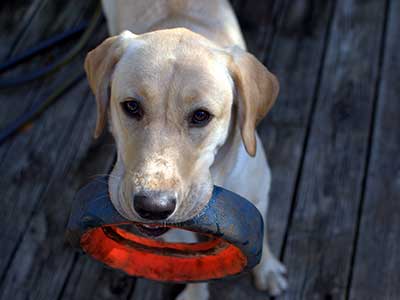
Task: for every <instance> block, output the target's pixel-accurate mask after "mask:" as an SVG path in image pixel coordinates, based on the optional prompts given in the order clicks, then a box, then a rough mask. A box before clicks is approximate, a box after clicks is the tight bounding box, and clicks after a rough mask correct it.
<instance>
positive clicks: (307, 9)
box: [258, 1, 334, 256]
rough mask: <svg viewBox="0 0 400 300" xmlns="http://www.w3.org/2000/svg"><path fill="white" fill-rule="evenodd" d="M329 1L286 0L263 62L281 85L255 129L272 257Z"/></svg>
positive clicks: (308, 111)
mask: <svg viewBox="0 0 400 300" xmlns="http://www.w3.org/2000/svg"><path fill="white" fill-rule="evenodd" d="M333 3H334V1H317V2H316V1H290V2H289V4H287V5H288V7H287V9H286V12H285V14H284V18H283V21H282V23H281V26H280V28H279V29H278V32H277V34H276V37H275V39H274V43H273V47H272V49H271V53H270V54H269V55H268V57H267V61H266V65H267V66H268V67H269V68H270V69H271V71H272V72H273V73H274V74H276V75H277V77H278V78H279V81H280V85H281V89H280V94H279V98H278V101H277V103H276V104H275V106H274V107H273V109H272V111H271V113H270V114H269V115H268V116H267V117H266V118H265V120H264V121H263V122H262V123H261V124H260V126H259V128H258V132H259V134H260V137H261V140H262V141H263V143H264V146H265V148H266V149H265V150H266V152H267V156H268V160H269V164H270V166H271V170H272V186H271V193H270V208H269V212H268V227H269V230H268V233H269V236H270V240H271V246H272V249H273V252H274V253H275V254H276V255H277V256H279V254H280V253H281V250H282V244H283V239H284V235H285V229H286V226H287V220H288V219H289V215H290V207H291V203H292V199H293V196H294V193H295V189H296V181H297V179H298V174H299V169H300V166H301V163H302V159H303V155H304V144H305V139H306V136H307V134H308V126H309V124H310V120H311V118H312V110H313V105H314V102H315V101H314V100H315V92H316V90H317V88H318V84H319V80H320V70H321V68H322V61H323V59H324V55H325V49H326V44H327V41H326V38H327V35H328V33H327V32H328V30H329V26H330V21H331V19H332V14H333V6H334V5H333Z"/></svg>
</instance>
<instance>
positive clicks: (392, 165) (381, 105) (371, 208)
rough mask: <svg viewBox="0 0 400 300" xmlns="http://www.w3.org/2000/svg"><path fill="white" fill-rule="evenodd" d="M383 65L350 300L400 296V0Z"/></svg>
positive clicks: (393, 6) (391, 17)
mask: <svg viewBox="0 0 400 300" xmlns="http://www.w3.org/2000/svg"><path fill="white" fill-rule="evenodd" d="M387 11H388V16H387V20H388V21H387V22H388V27H387V34H386V41H385V49H386V50H385V53H384V62H383V69H382V73H381V74H382V75H381V82H380V87H379V95H378V100H377V112H376V119H375V120H376V121H375V126H374V127H375V130H374V133H373V139H372V149H371V155H370V162H369V168H368V176H367V181H366V188H365V191H364V198H365V202H364V205H363V209H362V211H361V223H360V231H359V232H360V233H359V240H358V243H357V248H356V249H357V251H356V256H355V265H354V267H353V269H354V272H353V280H352V285H351V287H350V288H351V289H350V299H365V300H367V299H398V298H399V296H400V285H399V282H400V269H399V266H400V256H399V253H400V243H399V238H400V218H399V216H400V202H399V199H400V173H399V172H400V160H399V150H400V133H399V128H400V118H399V112H400V102H399V95H400V85H399V78H400V52H399V48H400V32H399V28H400V2H399V1H390V3H389V7H388V9H387Z"/></svg>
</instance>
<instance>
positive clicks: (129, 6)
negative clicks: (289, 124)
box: [102, 0, 287, 300]
mask: <svg viewBox="0 0 400 300" xmlns="http://www.w3.org/2000/svg"><path fill="white" fill-rule="evenodd" d="M102 2H103V9H104V12H105V14H106V17H107V21H108V26H109V31H110V33H111V35H116V34H119V33H121V32H122V31H124V30H130V31H132V32H134V33H136V34H141V33H145V32H148V31H154V30H158V29H163V28H174V27H186V28H188V29H189V30H191V31H194V32H197V33H199V34H201V35H203V36H205V37H206V38H208V39H210V40H212V41H213V42H215V43H217V44H218V45H219V46H221V47H227V46H232V45H237V46H239V47H240V48H242V49H245V43H244V40H243V38H242V35H241V33H240V30H239V27H238V24H237V21H236V18H235V16H234V14H233V11H232V9H231V7H230V5H229V3H228V2H227V1H226V0H214V1H211V0H201V1H200V0H157V1H153V0H150V1H149V0H102ZM210 28H214V29H213V30H210ZM126 34H127V33H125V35H126ZM128 36H129V34H128ZM113 114H114V116H113ZM115 114H116V113H115V111H114V112H113V110H111V115H112V116H111V118H114V119H115V118H118V116H117V115H115ZM112 127H113V131H118V130H123V129H121V128H118V124H114V123H113V125H112ZM116 127H117V128H116ZM234 130H236V134H233V135H232V137H231V138H230V140H225V141H224V142H225V144H224V146H223V147H222V148H221V149H220V150H219V151H218V153H217V154H216V157H215V160H214V163H213V164H212V166H211V176H212V180H213V183H214V184H216V185H219V186H222V187H224V188H226V189H229V190H231V191H233V192H235V193H238V194H240V195H242V196H243V197H245V198H247V199H249V200H251V201H252V202H253V203H254V204H255V205H256V207H257V208H258V209H259V210H260V212H262V213H263V214H264V215H265V216H266V214H267V208H268V193H269V189H270V184H271V175H270V169H269V166H268V164H267V160H266V157H265V153H264V149H263V146H262V143H261V141H260V139H259V137H258V136H256V146H257V152H256V154H255V156H254V157H251V156H249V155H248V153H247V152H248V151H246V148H245V145H244V143H243V142H242V138H241V136H240V134H239V133H238V132H239V129H236V128H234ZM114 135H115V134H114ZM117 145H118V141H117ZM247 150H248V149H247ZM117 165H118V163H117ZM122 168H123V166H120V167H119V168H116V169H118V170H119V172H122V171H121V170H122ZM118 170H117V171H118ZM117 173H118V172H117ZM117 173H114V176H113V178H118V176H120V175H121V174H117ZM111 181H112V179H111ZM113 186H114V187H115V186H116V184H114V185H113V183H112V182H110V189H112V188H113ZM115 205H116V204H115ZM117 209H118V207H117ZM119 211H120V212H121V211H122V213H124V212H126V210H124V209H123V208H120V209H119ZM128 217H129V216H128ZM264 223H266V222H264ZM167 235H168V234H167ZM169 235H170V234H169ZM172 238H173V237H172ZM285 272H286V271H285V267H284V266H283V265H282V264H281V263H280V262H279V261H278V260H277V259H276V258H275V257H274V256H273V255H272V253H271V252H270V248H269V246H268V242H267V237H266V236H265V239H264V247H263V255H262V260H261V263H260V264H259V265H258V266H257V267H256V268H255V269H254V276H255V284H256V286H257V288H259V289H261V290H268V291H269V292H270V294H272V295H277V294H280V293H281V292H282V291H283V290H285V289H286V287H287V283H286V280H285V278H284V273H285ZM207 298H208V289H207V284H205V283H202V284H189V285H187V287H186V288H185V289H184V291H183V292H182V293H181V294H180V295H179V296H178V299H180V300H182V299H187V300H196V299H207Z"/></svg>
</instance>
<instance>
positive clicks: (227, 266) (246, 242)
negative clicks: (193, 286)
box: [66, 178, 264, 282]
mask: <svg viewBox="0 0 400 300" xmlns="http://www.w3.org/2000/svg"><path fill="white" fill-rule="evenodd" d="M131 225H135V226H136V227H139V228H142V229H143V230H144V231H146V230H147V231H148V232H153V233H162V232H163V231H164V230H165V231H166V229H168V228H178V229H181V230H189V231H193V232H196V233H198V234H201V235H204V236H206V237H208V240H206V241H203V242H198V243H169V242H164V241H160V240H156V239H152V238H148V237H144V236H140V235H137V234H134V233H133V232H130V231H127V230H124V228H125V227H126V226H131ZM263 227H264V226H263V219H262V217H261V214H260V213H259V211H258V210H257V208H256V207H255V206H254V205H253V204H252V203H250V202H249V201H247V200H246V199H244V198H242V197H240V196H239V195H237V194H235V193H232V192H230V191H228V190H226V189H223V188H221V187H217V186H215V187H214V190H213V194H212V197H211V199H210V200H209V202H208V204H207V205H206V207H205V208H204V209H203V210H202V211H201V212H200V213H199V214H198V215H196V216H195V217H194V218H192V219H190V220H187V221H185V222H181V223H166V224H163V225H162V226H160V224H156V223H155V224H140V223H135V222H132V221H129V220H127V219H125V218H124V217H122V216H121V215H120V214H118V212H117V211H116V210H115V208H114V206H113V205H112V203H111V201H110V199H109V194H108V184H107V179H106V178H101V179H96V180H95V181H93V182H91V183H89V184H88V185H86V186H85V187H83V188H82V189H81V190H80V191H79V192H78V193H77V195H76V197H75V199H74V203H73V207H72V211H71V216H70V219H69V222H68V227H67V234H66V236H67V239H68V240H69V241H70V243H71V244H72V245H73V246H74V247H77V248H81V249H83V250H84V251H85V252H86V253H88V254H89V255H91V256H92V257H94V258H95V259H97V260H99V261H102V262H103V263H105V264H106V265H108V266H110V267H113V268H116V269H120V270H123V271H125V272H126V273H128V274H129V275H132V276H138V277H145V278H148V279H153V280H159V281H169V282H193V281H206V280H211V279H219V278H223V277H226V276H232V275H237V274H239V273H241V272H243V271H248V270H250V269H252V268H253V267H254V266H256V265H257V264H258V263H259V261H260V258H261V252H262V241H263ZM156 235H158V234H154V236H156ZM150 236H151V234H150Z"/></svg>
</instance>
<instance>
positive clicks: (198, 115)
mask: <svg viewBox="0 0 400 300" xmlns="http://www.w3.org/2000/svg"><path fill="white" fill-rule="evenodd" d="M211 117H212V116H211V114H210V113H209V112H208V111H206V110H203V109H198V110H196V111H194V112H193V114H192V117H191V119H190V125H191V126H193V127H203V126H206V125H207V124H208V123H209V122H210V120H211Z"/></svg>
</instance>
